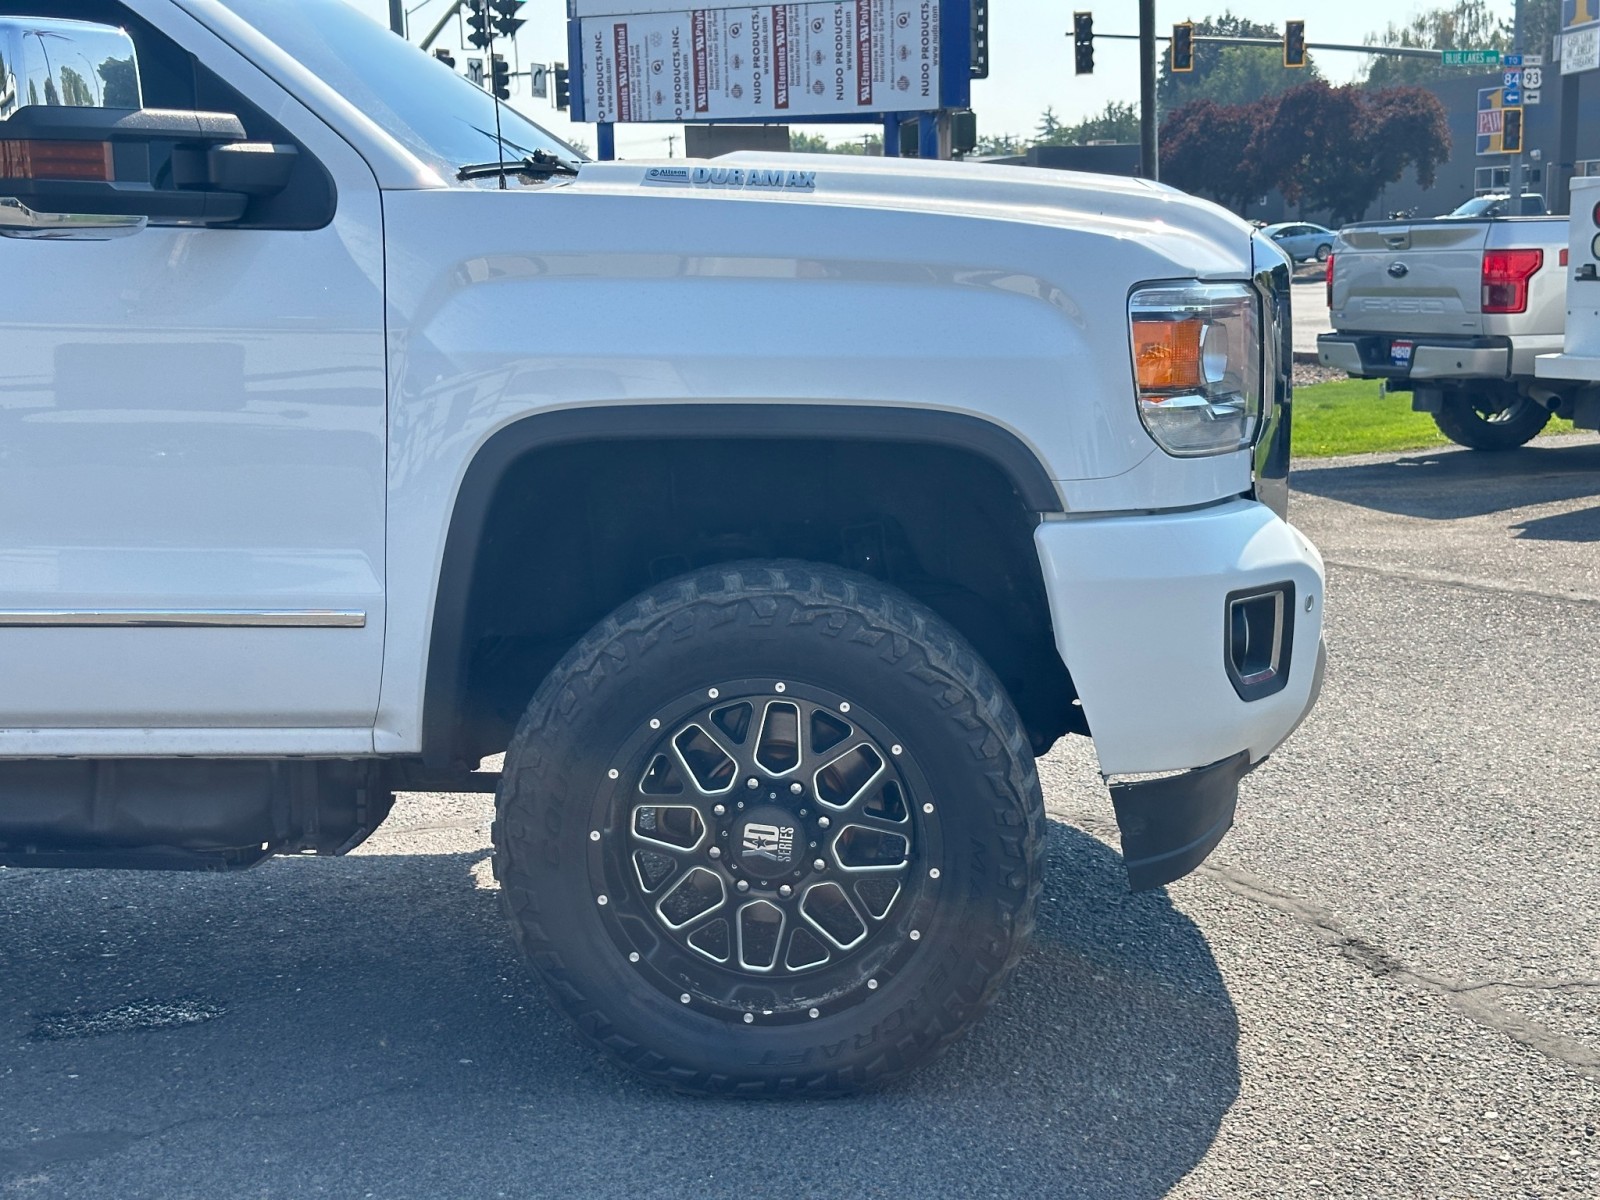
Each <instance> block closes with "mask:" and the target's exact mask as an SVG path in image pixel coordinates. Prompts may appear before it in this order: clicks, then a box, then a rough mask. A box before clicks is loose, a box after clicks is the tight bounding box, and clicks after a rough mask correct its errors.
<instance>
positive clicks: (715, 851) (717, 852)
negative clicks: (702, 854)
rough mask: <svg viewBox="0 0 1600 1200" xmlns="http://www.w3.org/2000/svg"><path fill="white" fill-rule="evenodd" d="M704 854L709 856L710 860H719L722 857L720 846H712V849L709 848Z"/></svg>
mask: <svg viewBox="0 0 1600 1200" xmlns="http://www.w3.org/2000/svg"><path fill="white" fill-rule="evenodd" d="M706 853H707V854H709V855H711V857H712V858H721V857H722V847H721V846H713V847H711V849H709V850H707V851H706Z"/></svg>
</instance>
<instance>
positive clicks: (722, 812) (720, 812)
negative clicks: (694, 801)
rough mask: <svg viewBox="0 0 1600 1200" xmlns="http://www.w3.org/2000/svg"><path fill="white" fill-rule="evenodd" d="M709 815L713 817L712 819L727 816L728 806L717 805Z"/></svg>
mask: <svg viewBox="0 0 1600 1200" xmlns="http://www.w3.org/2000/svg"><path fill="white" fill-rule="evenodd" d="M711 815H712V816H714V817H725V816H727V815H728V806H727V805H726V804H719V805H717V806H716V807H715V808H713V809H712V810H711Z"/></svg>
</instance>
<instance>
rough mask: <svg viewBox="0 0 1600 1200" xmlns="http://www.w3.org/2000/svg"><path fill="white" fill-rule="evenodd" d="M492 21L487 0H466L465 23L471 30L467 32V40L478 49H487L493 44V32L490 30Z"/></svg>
mask: <svg viewBox="0 0 1600 1200" xmlns="http://www.w3.org/2000/svg"><path fill="white" fill-rule="evenodd" d="M493 21H494V18H493V17H492V16H491V15H490V13H489V0H468V3H467V25H468V26H469V27H471V29H472V32H471V33H469V34H467V41H469V42H471V43H472V44H473V45H474V46H476V47H477V48H478V49H479V50H487V49H488V48H489V47H490V46H492V45H493V44H494V33H493V32H492V31H491V30H490V26H491V25H492V24H493Z"/></svg>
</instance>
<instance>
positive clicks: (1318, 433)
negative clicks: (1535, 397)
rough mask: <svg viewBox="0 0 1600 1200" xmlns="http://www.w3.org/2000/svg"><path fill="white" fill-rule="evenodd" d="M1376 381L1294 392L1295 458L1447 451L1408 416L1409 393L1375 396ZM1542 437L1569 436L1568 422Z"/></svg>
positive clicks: (1433, 431) (1424, 422) (1416, 416)
mask: <svg viewBox="0 0 1600 1200" xmlns="http://www.w3.org/2000/svg"><path fill="white" fill-rule="evenodd" d="M1380 386H1381V385H1380V383H1379V381H1378V380H1376V379H1340V380H1335V381H1334V382H1333V383H1314V384H1312V385H1311V386H1310V387H1300V388H1295V390H1294V453H1295V455H1296V456H1303V457H1306V458H1325V457H1327V456H1329V455H1333V454H1370V453H1373V452H1376V451H1381V450H1426V449H1427V448H1428V447H1430V446H1448V445H1450V440H1449V439H1448V438H1446V437H1445V436H1444V434H1442V433H1440V432H1439V427H1438V426H1437V425H1435V424H1434V423H1433V418H1432V417H1431V416H1429V415H1428V414H1427V413H1419V412H1412V411H1411V393H1410V392H1391V393H1389V394H1388V395H1382V394H1380V391H1379V388H1380ZM1545 432H1546V433H1571V432H1572V422H1571V421H1562V420H1554V421H1551V422H1550V424H1549V425H1547V426H1546V427H1545Z"/></svg>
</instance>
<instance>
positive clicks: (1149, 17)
mask: <svg viewBox="0 0 1600 1200" xmlns="http://www.w3.org/2000/svg"><path fill="white" fill-rule="evenodd" d="M1159 153H1160V151H1159V149H1158V147H1157V145H1156V0H1139V169H1140V170H1141V171H1143V172H1144V177H1145V178H1146V179H1160V178H1161V160H1160V158H1159V157H1158V154H1159Z"/></svg>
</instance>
